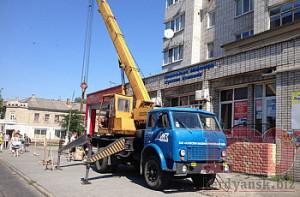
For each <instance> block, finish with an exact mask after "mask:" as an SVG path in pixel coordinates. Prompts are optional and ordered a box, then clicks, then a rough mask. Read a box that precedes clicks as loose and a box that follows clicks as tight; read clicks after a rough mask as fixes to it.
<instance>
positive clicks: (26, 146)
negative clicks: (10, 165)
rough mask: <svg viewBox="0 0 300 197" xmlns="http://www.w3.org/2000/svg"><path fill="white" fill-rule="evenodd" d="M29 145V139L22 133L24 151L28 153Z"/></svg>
mask: <svg viewBox="0 0 300 197" xmlns="http://www.w3.org/2000/svg"><path fill="white" fill-rule="evenodd" d="M30 143H31V139H30V138H29V137H28V136H27V135H26V133H24V145H25V146H24V151H25V152H28V148H29V145H30Z"/></svg>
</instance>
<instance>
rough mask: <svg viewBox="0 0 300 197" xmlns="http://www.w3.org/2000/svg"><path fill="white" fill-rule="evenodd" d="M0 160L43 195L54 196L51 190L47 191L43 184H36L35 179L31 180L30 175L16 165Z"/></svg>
mask: <svg viewBox="0 0 300 197" xmlns="http://www.w3.org/2000/svg"><path fill="white" fill-rule="evenodd" d="M1 161H2V162H3V164H4V165H6V166H7V168H9V169H10V170H11V171H13V172H15V173H16V174H17V175H19V176H20V177H21V178H22V179H24V180H25V181H26V182H27V183H28V184H29V185H31V186H32V187H34V188H35V189H36V190H37V191H39V192H40V193H41V194H42V195H43V196H46V197H54V195H53V194H52V193H51V192H49V191H48V190H47V189H46V188H44V187H43V186H41V185H40V184H38V183H37V182H36V181H34V180H32V179H31V178H30V177H28V176H26V175H25V174H24V173H23V172H22V171H20V170H19V169H17V168H16V167H14V166H13V165H12V164H9V163H8V162H6V161H3V160H1Z"/></svg>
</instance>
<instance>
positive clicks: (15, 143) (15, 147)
mask: <svg viewBox="0 0 300 197" xmlns="http://www.w3.org/2000/svg"><path fill="white" fill-rule="evenodd" d="M11 147H12V151H13V156H15V157H19V149H20V148H21V141H20V138H19V134H18V133H14V135H13V137H12V138H11Z"/></svg>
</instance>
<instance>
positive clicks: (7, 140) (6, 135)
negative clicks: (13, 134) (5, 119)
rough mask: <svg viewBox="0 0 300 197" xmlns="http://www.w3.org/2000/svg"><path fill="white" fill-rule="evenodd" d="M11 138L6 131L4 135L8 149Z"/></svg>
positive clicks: (5, 146)
mask: <svg viewBox="0 0 300 197" xmlns="http://www.w3.org/2000/svg"><path fill="white" fill-rule="evenodd" d="M9 140H10V136H9V135H8V133H6V134H5V135H4V149H6V150H7V149H8V143H9Z"/></svg>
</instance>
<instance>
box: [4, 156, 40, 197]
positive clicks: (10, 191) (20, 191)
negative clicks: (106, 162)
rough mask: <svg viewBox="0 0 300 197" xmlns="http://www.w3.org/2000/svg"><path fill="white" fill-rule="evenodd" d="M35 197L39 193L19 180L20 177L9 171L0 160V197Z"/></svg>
mask: <svg viewBox="0 0 300 197" xmlns="http://www.w3.org/2000/svg"><path fill="white" fill-rule="evenodd" d="M0 156H1V155H0ZM19 196H22V197H37V196H41V195H40V193H38V192H36V191H34V189H33V188H31V186H30V185H29V183H26V182H25V181H24V180H21V179H20V177H19V176H18V175H17V174H16V173H15V172H13V171H11V170H10V169H9V168H8V167H7V166H6V165H3V162H2V161H1V159H0V197H19Z"/></svg>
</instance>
